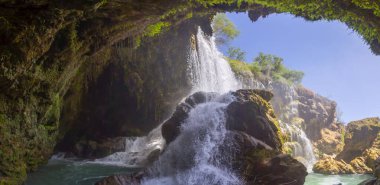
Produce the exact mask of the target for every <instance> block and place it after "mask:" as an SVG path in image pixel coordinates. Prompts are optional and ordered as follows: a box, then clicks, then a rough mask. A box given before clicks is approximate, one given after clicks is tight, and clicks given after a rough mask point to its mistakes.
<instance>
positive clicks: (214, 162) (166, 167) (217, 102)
mask: <svg viewBox="0 0 380 185" xmlns="http://www.w3.org/2000/svg"><path fill="white" fill-rule="evenodd" d="M196 41H197V47H198V49H196V48H191V50H190V56H189V60H188V65H189V75H190V80H191V82H192V85H193V92H195V91H206V92H218V93H225V92H228V91H230V90H236V89H238V88H239V87H240V86H239V83H238V81H237V80H236V79H235V76H234V74H233V72H232V70H231V68H230V66H229V64H228V62H227V61H226V60H225V59H224V58H223V55H222V54H221V53H220V52H219V51H218V50H217V48H216V46H215V42H214V38H213V37H211V38H207V36H205V35H204V33H203V32H202V30H201V29H200V28H199V30H198V34H197V36H196ZM232 100H233V97H232V96H231V95H230V94H229V93H227V94H224V95H221V96H218V97H216V98H215V99H212V100H210V101H209V102H206V103H203V104H199V105H197V106H196V107H194V108H193V109H192V110H191V112H190V113H189V117H188V118H187V119H186V121H185V122H184V123H183V124H182V126H181V134H180V135H179V136H178V137H177V138H176V140H174V141H173V142H172V143H170V144H169V146H167V148H166V150H165V152H164V153H163V154H162V155H161V156H160V158H159V159H158V161H156V162H155V164H154V165H153V166H152V167H151V168H149V170H148V171H149V173H148V174H149V176H148V177H147V178H145V179H144V180H143V182H142V184H146V185H151V184H152V185H153V184H154V185H156V184H169V185H171V184H173V185H174V184H194V185H195V184H221V185H223V184H225V185H235V184H241V183H240V180H239V179H238V178H237V177H236V176H235V175H234V174H233V173H232V172H231V171H230V170H229V169H228V168H227V167H225V166H224V165H223V164H221V162H219V160H218V157H216V156H217V154H218V151H217V150H218V147H219V146H220V145H221V144H222V143H223V142H224V140H225V136H226V128H225V121H226V120H225V114H224V110H225V108H226V106H227V105H228V104H229V103H230V102H231V101H232ZM226 155H228V154H226Z"/></svg>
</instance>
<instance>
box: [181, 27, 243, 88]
mask: <svg viewBox="0 0 380 185" xmlns="http://www.w3.org/2000/svg"><path fill="white" fill-rule="evenodd" d="M196 43H197V44H196V46H195V47H192V48H190V54H189V59H188V66H189V67H188V73H189V77H190V80H191V83H192V85H193V88H192V91H193V92H196V91H205V92H219V93H225V92H228V91H231V90H237V89H239V88H240V87H241V85H240V83H239V82H238V81H237V80H236V78H235V75H234V73H233V72H232V70H231V67H230V65H229V64H228V62H227V60H226V59H225V58H224V57H223V54H222V53H220V52H219V50H218V49H217V47H216V45H215V38H214V37H211V38H207V36H205V34H204V33H203V31H202V30H201V28H198V33H197V36H196Z"/></svg>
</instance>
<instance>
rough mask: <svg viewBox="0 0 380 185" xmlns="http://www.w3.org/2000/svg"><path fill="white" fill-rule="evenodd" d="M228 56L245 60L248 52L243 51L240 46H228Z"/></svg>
mask: <svg viewBox="0 0 380 185" xmlns="http://www.w3.org/2000/svg"><path fill="white" fill-rule="evenodd" d="M227 53H228V58H230V59H233V60H240V61H245V55H246V52H245V51H242V50H241V49H240V48H235V47H230V48H228V51H227Z"/></svg>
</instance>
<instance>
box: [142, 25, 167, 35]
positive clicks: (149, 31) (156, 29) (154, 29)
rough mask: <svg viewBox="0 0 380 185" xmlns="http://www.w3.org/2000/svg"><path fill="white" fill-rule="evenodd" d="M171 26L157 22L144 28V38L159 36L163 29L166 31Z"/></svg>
mask: <svg viewBox="0 0 380 185" xmlns="http://www.w3.org/2000/svg"><path fill="white" fill-rule="evenodd" d="M170 25H171V24H170V23H169V22H158V23H155V24H152V25H149V26H147V27H146V29H145V32H144V36H147V37H154V36H157V35H159V34H160V33H161V32H162V31H163V30H164V29H167V28H168V27H169V26H170Z"/></svg>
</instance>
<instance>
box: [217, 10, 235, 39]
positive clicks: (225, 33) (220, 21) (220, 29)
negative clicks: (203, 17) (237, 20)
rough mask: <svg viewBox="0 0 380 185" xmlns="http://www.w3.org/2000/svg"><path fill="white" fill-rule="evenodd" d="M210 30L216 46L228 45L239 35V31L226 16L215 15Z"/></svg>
mask: <svg viewBox="0 0 380 185" xmlns="http://www.w3.org/2000/svg"><path fill="white" fill-rule="evenodd" d="M212 29H213V31H214V35H215V42H216V44H218V45H223V44H227V43H229V42H230V41H231V40H233V39H234V38H235V37H237V36H238V35H239V30H237V28H236V27H235V25H234V23H233V22H231V21H230V20H229V19H228V18H227V16H226V14H221V13H219V14H216V15H215V16H214V19H213V22H212Z"/></svg>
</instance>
